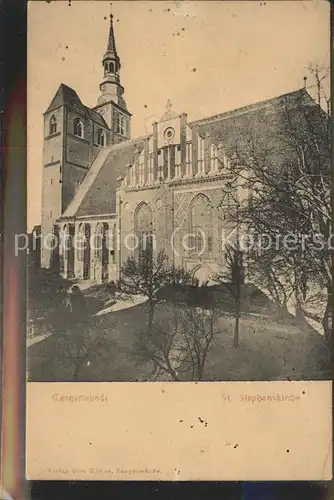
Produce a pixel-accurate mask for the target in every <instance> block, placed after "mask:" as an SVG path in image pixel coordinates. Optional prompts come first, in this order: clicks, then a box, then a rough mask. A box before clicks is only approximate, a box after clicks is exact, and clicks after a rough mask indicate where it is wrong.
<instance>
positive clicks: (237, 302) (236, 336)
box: [233, 292, 240, 347]
mask: <svg viewBox="0 0 334 500" xmlns="http://www.w3.org/2000/svg"><path fill="white" fill-rule="evenodd" d="M239 320H240V293H239V292H238V293H237V297H236V299H235V323H234V335H233V347H238V346H239Z"/></svg>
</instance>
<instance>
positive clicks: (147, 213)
mask: <svg viewBox="0 0 334 500" xmlns="http://www.w3.org/2000/svg"><path fill="white" fill-rule="evenodd" d="M135 234H136V236H137V238H138V239H137V242H138V256H139V257H141V256H142V255H143V253H144V252H145V251H149V252H151V251H152V250H153V234H152V212H151V208H150V206H149V205H148V204H147V203H145V202H143V203H140V204H139V205H138V207H137V209H136V212H135Z"/></svg>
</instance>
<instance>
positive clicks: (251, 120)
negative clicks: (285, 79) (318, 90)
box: [189, 89, 319, 171]
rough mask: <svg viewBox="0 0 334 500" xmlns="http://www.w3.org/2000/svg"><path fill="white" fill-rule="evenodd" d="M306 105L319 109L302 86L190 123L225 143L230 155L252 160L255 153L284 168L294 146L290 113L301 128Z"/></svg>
mask: <svg viewBox="0 0 334 500" xmlns="http://www.w3.org/2000/svg"><path fill="white" fill-rule="evenodd" d="M305 106H307V107H308V108H310V109H317V110H318V109H319V108H318V105H317V104H316V103H315V101H314V100H313V99H312V98H311V97H310V95H309V94H308V93H307V91H306V90H305V89H300V90H296V91H294V92H290V93H287V94H283V95H281V96H279V97H275V98H273V99H268V100H266V101H262V102H258V103H255V104H252V105H250V106H245V107H242V108H238V109H235V110H232V111H227V112H225V113H221V114H219V115H215V116H211V117H208V118H204V119H202V120H197V121H193V122H191V123H189V125H190V127H192V128H193V127H195V128H196V129H197V130H198V132H199V134H200V135H201V136H203V137H204V136H205V135H206V134H209V135H210V136H211V137H212V139H213V141H214V142H215V143H216V144H218V143H221V144H222V146H223V147H224V149H225V152H226V154H227V156H231V155H233V153H235V152H237V153H238V156H239V157H240V158H244V159H246V157H247V158H248V160H249V156H250V154H251V155H252V156H254V158H256V159H257V160H258V161H260V163H262V164H264V163H265V164H266V165H267V166H268V165H270V168H274V169H277V171H280V170H281V169H282V168H283V167H284V165H286V161H287V158H288V156H289V154H290V153H288V150H289V149H290V151H291V152H292V149H293V146H292V145H291V136H290V137H288V134H287V121H286V120H287V114H288V115H289V116H290V117H294V120H295V126H296V127H299V126H301V124H302V123H303V120H304V122H305V116H303V112H302V111H301V110H302V109H303V107H305ZM286 109H288V110H289V112H288V113H286ZM304 109H305V108H304ZM282 151H285V154H282ZM263 162H264V163H263Z"/></svg>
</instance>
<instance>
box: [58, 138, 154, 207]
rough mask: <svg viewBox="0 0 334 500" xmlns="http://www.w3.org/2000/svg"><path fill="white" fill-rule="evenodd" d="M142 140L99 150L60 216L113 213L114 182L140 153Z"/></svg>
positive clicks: (134, 140) (114, 202)
mask: <svg viewBox="0 0 334 500" xmlns="http://www.w3.org/2000/svg"><path fill="white" fill-rule="evenodd" d="M145 139H146V136H145V137H139V138H137V139H132V140H129V141H124V142H121V143H119V144H115V145H113V146H110V147H108V148H106V149H104V150H101V152H100V153H99V155H98V156H97V157H96V159H95V160H94V162H93V164H92V166H91V168H90V170H89V171H88V173H87V175H86V177H85V178H84V180H83V181H82V183H81V184H80V186H79V189H78V191H77V193H76V195H75V197H74V198H73V200H72V201H71V203H70V204H69V206H68V208H67V209H66V211H65V212H64V214H63V217H75V216H85V215H92V214H94V215H99V214H110V213H115V212H116V186H117V185H118V184H119V182H118V180H117V179H118V177H120V176H124V175H125V171H126V165H127V164H128V163H131V164H132V163H133V158H134V152H135V150H136V149H139V151H141V150H142V148H143V147H144V140H145Z"/></svg>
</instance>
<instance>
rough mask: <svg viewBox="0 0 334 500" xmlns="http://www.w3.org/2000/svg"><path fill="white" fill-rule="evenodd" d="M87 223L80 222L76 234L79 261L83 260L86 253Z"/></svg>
mask: <svg viewBox="0 0 334 500" xmlns="http://www.w3.org/2000/svg"><path fill="white" fill-rule="evenodd" d="M85 244H86V241H85V225H84V224H80V225H79V227H78V232H77V235H76V248H77V259H78V261H79V262H83V260H84V255H85Z"/></svg>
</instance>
